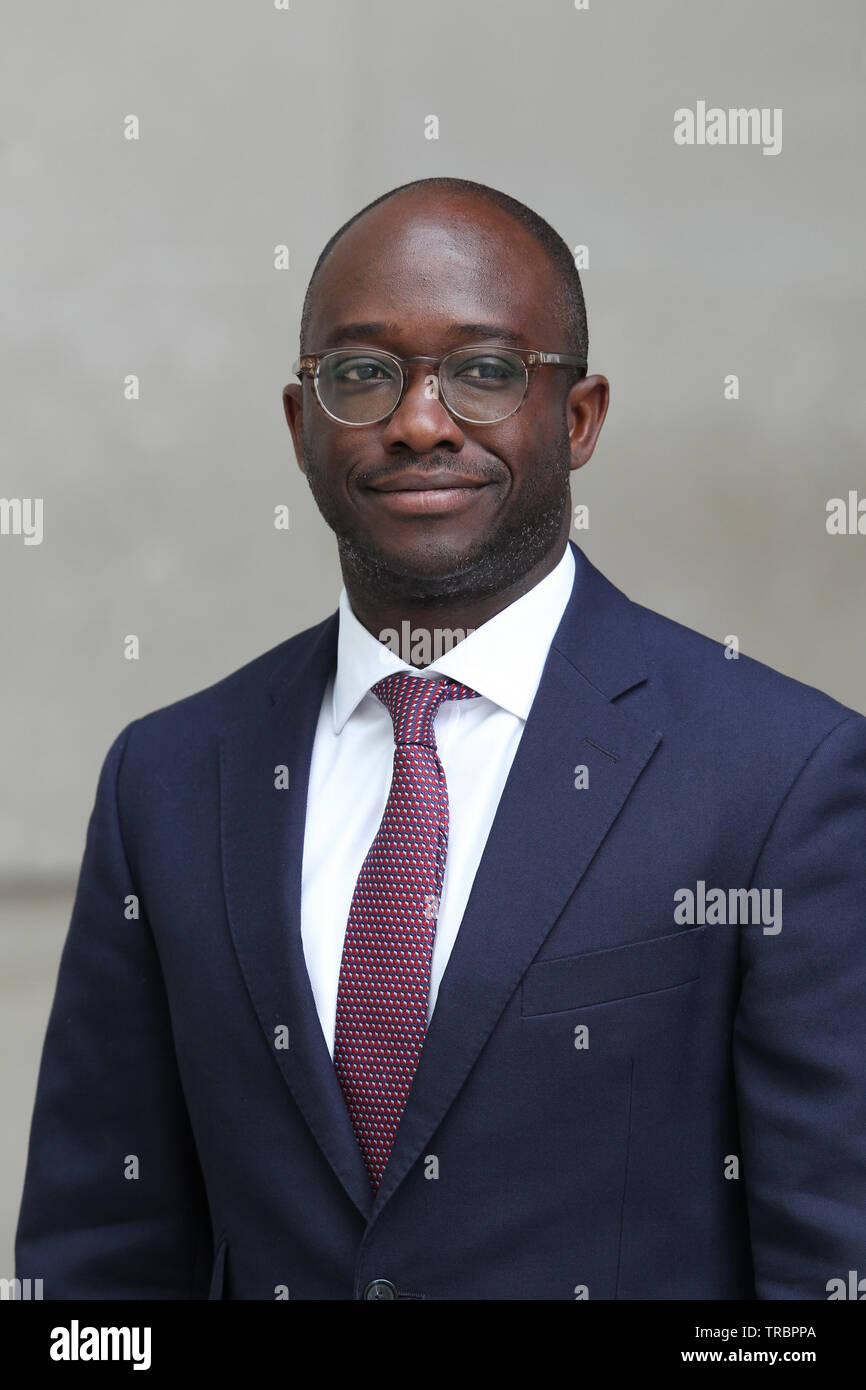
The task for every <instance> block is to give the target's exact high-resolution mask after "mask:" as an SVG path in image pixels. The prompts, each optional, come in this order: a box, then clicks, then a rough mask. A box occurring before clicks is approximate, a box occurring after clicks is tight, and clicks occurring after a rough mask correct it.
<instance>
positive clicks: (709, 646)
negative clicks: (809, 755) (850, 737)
mask: <svg viewBox="0 0 866 1390" xmlns="http://www.w3.org/2000/svg"><path fill="white" fill-rule="evenodd" d="M631 604H632V609H633V611H634V614H635V616H636V618H637V621H638V625H639V629H640V633H641V638H642V643H643V647H644V652H645V655H646V661H647V671H648V675H649V679H650V681H651V683H652V685H653V686H654V688H655V690H656V692H657V694H658V695H659V697H660V698H661V699H663V700H664V702H665V703H666V704H668V705H671V704H672V705H675V706H676V708H677V710H678V712H679V713H681V714H682V715H683V717H694V718H699V717H702V718H708V719H709V718H712V719H713V720H714V721H717V722H719V721H720V722H721V724H722V725H723V726H725V725H731V724H742V722H743V721H744V720H748V721H749V722H750V723H751V724H752V725H753V726H754V728H755V730H756V731H757V730H759V729H760V728H761V727H766V728H767V729H768V730H775V731H776V733H777V734H781V733H782V732H783V731H784V732H785V733H786V734H787V735H789V736H791V735H796V734H798V733H799V734H801V735H802V736H803V737H806V738H808V737H810V736H814V737H815V738H816V739H817V738H821V737H823V735H824V734H826V733H828V732H829V731H830V729H832V728H834V727H835V726H836V725H837V724H839V723H841V722H842V721H843V720H845V719H849V718H853V719H854V720H862V719H863V716H862V715H861V714H859V713H858V712H857V711H856V710H854V709H851V708H850V707H849V706H847V705H845V704H843V703H842V702H841V701H840V700H837V699H835V698H834V697H833V696H832V695H829V694H828V693H827V692H826V691H824V690H820V689H818V687H816V686H812V685H808V684H806V683H805V682H804V681H800V680H797V679H796V678H795V677H793V676H788V675H785V674H784V673H783V672H781V671H777V670H776V669H775V668H774V667H772V666H769V665H767V664H766V663H765V662H763V661H759V660H757V659H756V658H754V657H751V656H748V655H746V654H745V653H744V652H738V654H737V655H736V656H733V655H732V652H731V648H730V647H729V646H726V644H725V643H724V642H720V641H717V640H716V639H714V638H711V637H707V636H706V635H705V634H703V633H701V632H697V631H696V630H695V629H693V628H690V627H686V626H685V624H683V623H679V622H677V621H675V620H674V619H673V618H668V617H666V616H665V615H664V614H662V613H657V612H655V610H653V609H651V608H646V607H644V606H643V605H642V604H639V603H635V602H634V601H633V600H631ZM864 722H866V721H864ZM717 727H718V723H717Z"/></svg>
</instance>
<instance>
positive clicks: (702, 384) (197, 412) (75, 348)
mask: <svg viewBox="0 0 866 1390" xmlns="http://www.w3.org/2000/svg"><path fill="white" fill-rule="evenodd" d="M9 27H11V30H12V39H13V42H11V43H7V45H6V51H5V54H4V56H3V58H2V60H0V61H2V90H3V92H4V107H5V110H4V118H3V123H2V132H3V144H2V161H3V184H4V191H5V200H4V201H5V202H6V204H7V206H8V208H9V214H8V222H7V233H6V236H5V237H4V242H5V248H6V254H5V255H4V257H3V269H2V274H3V277H4V285H3V290H4V294H3V302H4V308H5V313H4V316H3V317H4V319H5V332H4V336H3V351H4V356H3V386H4V390H3V397H4V428H3V445H4V454H3V470H2V483H0V494H2V495H3V496H5V497H7V498H12V497H42V498H43V499H44V539H43V541H42V544H41V545H33V546H25V545H24V544H23V540H22V538H21V537H20V536H0V572H2V594H3V603H2V650H0V660H2V663H3V679H2V682H0V712H2V718H3V731H4V738H3V743H2V746H3V755H2V758H3V764H2V784H3V792H4V794H3V798H2V807H0V910H2V912H3V926H2V929H0V951H2V960H3V971H2V974H3V985H2V991H3V992H2V996H0V998H2V1036H0V1044H2V1051H0V1055H2V1058H3V1059H4V1060H3V1062H2V1066H3V1068H4V1071H3V1073H2V1075H0V1082H2V1087H3V1089H2V1097H0V1104H2V1111H3V1118H4V1131H5V1138H4V1139H3V1141H2V1143H3V1148H2V1149H0V1163H2V1177H3V1181H2V1184H0V1275H3V1274H6V1273H11V1238H12V1230H13V1226H14V1221H15V1217H16V1213H17V1203H18V1200H19V1195H20V1183H21V1178H22V1174H23V1163H24V1154H25V1146H26V1138H27V1126H28V1122H29V1114H30V1106H31V1104H32V1099H33V1089H34V1086H35V1080H36V1069H37V1064H38V1058H39V1050H40V1047H41V1042H42V1035H43V1032H44V1027H45V1022H46V1017H47V1011H48V1007H49V1004H50V999H51V993H52V990H53V985H54V977H55V973H56V968H57V961H58V956H59V950H60V947H61V944H62V939H63V935H64V933H65V930H66V926H67V923H68V915H69V909H70V906H71V899H72V893H73V889H74V878H75V874H76V873H77V868H78V863H79V861H80V856H81V852H82V849H83V844H84V833H85V828H86V821H87V816H88V814H89V811H90V807H91V805H92V801H93V795H94V791H95V787H96V777H97V773H98V770H99V765H100V763H101V761H102V758H103V756H104V754H105V752H106V750H107V748H108V746H109V744H110V742H111V741H112V739H113V738H114V736H115V735H116V734H117V733H118V732H119V730H120V729H121V728H122V727H123V726H124V725H125V724H126V723H127V722H128V721H129V720H130V719H132V718H134V717H136V716H137V715H140V714H143V713H145V712H146V711H148V710H150V709H153V708H155V707H157V706H159V705H163V704H166V703H168V702H169V701H172V700H175V699H178V698H179V697H181V696H183V695H186V694H189V693H191V692H192V691H194V690H196V689H198V688H200V687H201V686H203V685H206V684H209V683H210V682H212V681H214V680H217V679H219V677H220V676H222V675H224V674H227V673H228V672H229V671H231V670H232V669H234V668H235V667H236V666H238V665H240V664H242V663H243V662H244V661H247V660H249V659H251V658H252V657H254V656H256V655H257V654H258V653H260V652H262V651H264V650H266V649H267V648H268V647H271V646H273V645H275V644H276V643H278V642H280V641H282V640H283V639H284V638H285V637H287V636H288V635H290V634H291V633H293V632H295V631H298V630H299V629H301V628H302V627H305V626H308V625H309V624H310V623H313V622H316V621H318V620H319V619H320V618H321V617H323V616H325V615H326V614H327V613H329V612H330V611H332V609H333V608H334V605H335V602H336V597H337V593H338V590H339V583H340V579H339V570H338V567H337V564H336V559H335V551H334V546H333V544H332V540H331V536H330V533H329V532H328V531H327V529H326V528H325V526H324V525H323V523H322V522H321V521H320V520H319V518H318V516H317V514H316V513H315V511H314V508H313V504H312V500H311V498H310V496H309V493H308V491H307V488H306V484H305V483H304V480H303V478H302V476H301V474H300V473H299V471H298V469H297V467H296V465H295V463H294V459H293V456H292V455H291V451H290V442H289V435H288V431H287V430H286V427H285V422H284V418H283V414H282V406H281V400H280V392H281V388H282V386H283V385H284V383H285V382H286V381H288V380H289V379H290V370H291V364H292V362H293V360H294V357H295V355H296V350H297V328H298V317H299V312H300V306H301V301H302V297H303V292H304V288H305V285H306V281H307V278H308V276H309V273H310V270H311V269H312V265H313V262H314V260H315V257H316V255H317V254H318V251H319V250H320V249H321V246H322V245H323V243H324V242H325V240H326V239H327V238H328V236H330V234H331V233H332V232H333V231H334V230H335V229H336V227H337V226H338V225H339V224H340V223H341V222H342V221H344V220H345V218H347V217H348V216H350V215H351V214H352V213H353V212H355V211H356V210H357V209H358V208H359V207H361V206H362V205H363V204H364V203H365V202H367V201H369V200H370V199H372V198H374V197H376V196H377V195H378V194H379V193H381V192H384V191H385V190H386V189H387V188H390V187H393V186H394V185H396V184H399V183H402V182H405V181H407V180H409V179H412V178H418V177H422V176H424V175H426V174H434V173H447V174H456V175H458V176H463V177H468V178H476V179H480V180H481V181H482V182H485V183H490V184H493V185H494V186H496V187H500V188H502V189H505V190H506V191H507V192H510V193H512V194H514V195H515V196H516V197H518V198H520V199H522V200H523V201H525V202H527V203H529V204H530V205H531V206H532V207H534V208H535V209H536V210H537V211H539V212H540V213H542V215H544V216H545V217H547V218H548V220H549V221H551V222H552V223H553V224H554V226H555V227H556V228H557V229H558V230H559V231H560V232H561V233H562V234H563V236H564V237H565V238H566V240H567V241H568V242H569V244H570V245H572V246H573V245H576V244H578V243H586V244H587V245H588V246H589V251H590V267H589V269H588V270H587V271H586V272H584V275H583V281H584V287H585V292H586V297H587V305H588V312H589V323H590V370H591V371H599V372H603V373H604V374H605V375H606V376H608V377H609V379H610V381H611V407H610V411H609V414H608V418H607V421H606V424H605V426H604V430H603V432H602V436H601V439H600V442H599V445H598V448H597V450H596V454H595V457H594V458H593V460H592V461H591V463H590V464H589V465H588V467H587V468H586V469H585V470H584V471H583V472H582V473H579V474H577V475H576V478H575V481H574V487H573V491H574V499H575V501H576V502H586V503H587V504H588V505H589V508H590V528H589V531H588V532H586V533H581V534H580V535H575V539H577V540H578V541H579V542H580V543H581V544H583V545H584V547H585V549H586V551H587V553H588V555H589V556H590V558H591V559H592V560H593V561H594V562H595V563H596V564H597V565H599V566H600V568H601V569H602V570H604V571H605V572H606V573H607V574H608V575H609V576H610V578H612V579H613V580H614V581H615V582H616V583H617V584H618V585H619V586H620V587H621V588H623V589H625V591H626V592H627V593H629V594H630V595H631V596H632V597H634V598H636V599H638V600H640V601H641V602H643V603H646V604H649V605H650V606H651V607H654V608H658V609H660V610H661V611H663V612H665V613H667V614H669V615H670V616H672V617H674V618H676V619H678V620H679V621H681V622H684V623H686V624H688V625H689V626H691V627H695V628H698V629H700V630H701V631H703V632H706V633H708V634H710V635H712V636H714V637H717V638H723V637H725V636H726V635H727V634H729V633H736V634H737V635H738V637H739V639H740V642H741V646H742V648H743V650H744V651H746V652H748V653H749V654H750V655H752V656H755V657H758V658H759V659H761V660H763V661H766V662H768V663H770V664H771V665H773V666H776V667H778V668H780V669H781V670H783V671H785V672H787V673H789V674H791V675H793V676H796V677H798V678H799V679H800V680H803V681H806V682H808V683H810V684H814V685H818V686H820V687H822V688H823V689H826V690H827V691H829V692H830V693H831V694H832V695H834V696H836V697H837V698H839V699H841V700H843V701H845V702H846V703H848V704H850V705H852V706H854V707H855V708H857V709H861V710H866V643H864V641H863V616H862V615H863V604H864V597H866V585H864V556H866V536H838V537H831V536H829V535H828V534H827V532H826V529H825V506H826V502H827V500H828V498H830V497H834V496H846V495H847V493H848V491H849V490H850V489H856V488H858V487H859V488H860V490H861V494H862V495H864V496H866V470H864V468H863V438H864V429H866V418H864V417H866V395H864V392H863V389H862V381H861V373H862V362H863V350H862V335H863V301H864V291H866V266H864V257H863V254H862V247H863V245H864V244H866V235H864V232H866V229H864V191H863V189H864V180H863V161H862V144H861V137H860V136H859V135H858V131H860V130H862V122H863V116H864V70H866V9H864V7H863V5H862V3H861V0H833V3H832V4H825V5H823V6H821V5H817V4H815V3H813V0H726V3H725V4H723V5H721V4H717V3H713V2H712V0H657V3H648V0H621V2H620V3H604V0H590V8H589V10H588V11H586V12H578V11H576V10H575V8H574V3H573V0H523V3H520V0H437V3H435V4H422V3H421V0H354V2H352V0H291V8H290V9H289V11H288V12H279V11H276V10H274V9H273V8H272V7H271V6H270V5H269V3H267V0H266V2H265V3H260V4H258V5H250V4H244V3H241V0H236V3H230V0H207V2H205V0H185V3H184V4H183V5H177V4H171V3H169V0H149V2H148V3H147V4H143V5H142V4H132V3H129V0H125V2H124V0H110V3H109V0H92V2H91V3H88V4H78V5H75V4H68V3H60V2H59V0H54V3H47V4H41V5H36V6H34V5H30V6H27V5H24V4H19V5H18V6H17V13H16V14H15V16H14V18H13V19H12V23H11V26H7V28H9ZM698 100H705V101H706V102H707V104H708V105H710V106H712V105H718V106H720V107H723V108H725V109H727V108H729V107H739V106H746V107H751V106H756V107H759V108H762V107H766V108H777V107H780V108H782V110H783V126H782V132H783V143H782V150H781V153H779V154H778V155H776V156H765V155H763V154H762V151H761V149H760V148H758V147H753V146H718V147H706V146H705V147H697V146H696V147H691V148H689V147H680V146H677V145H676V144H675V143H674V140H673V127H674V119H673V113H674V111H675V110H676V108H678V107H691V108H694V107H695V105H696V103H697V101H698ZM130 113H135V114H136V115H137V116H138V117H139V118H140V121H141V138H140V140H138V141H137V142H130V141H127V140H125V139H124V138H123V132H122V123H123V119H124V117H125V116H127V115H128V114H130ZM429 114H436V115H437V116H438V117H439V120H440V138H439V140H438V141H430V140H427V139H425V137H424V118H425V116H427V115H429ZM283 242H284V243H286V244H288V246H289V248H290V268H289V269H288V270H287V271H278V270H275V269H274V267H273V248H274V246H275V245H276V244H278V243H283ZM133 372H134V373H137V374H138V375H139V376H140V379H141V399H140V400H139V401H138V402H135V403H131V402H127V401H125V400H124V399H123V392H122V383H123V378H124V377H125V376H126V374H127V373H133ZM728 373H736V374H737V375H738V376H739V378H740V389H741V397H740V399H739V400H738V401H727V400H725V399H724V396H723V379H724V377H725V375H726V374H728ZM280 502H284V503H287V504H288V505H289V507H290V509H291V526H290V529H289V531H288V533H283V532H278V531H275V530H274V528H273V524H272V513H273V508H274V506H275V505H276V504H278V503H280ZM129 633H136V634H137V635H138V636H139V638H140V641H141V659H140V660H139V661H137V662H130V661H126V660H125V659H124V657H123V648H122V643H123V639H124V637H125V636H126V635H127V634H129ZM7 1252H8V1253H7ZM7 1266H10V1268H8V1269H7Z"/></svg>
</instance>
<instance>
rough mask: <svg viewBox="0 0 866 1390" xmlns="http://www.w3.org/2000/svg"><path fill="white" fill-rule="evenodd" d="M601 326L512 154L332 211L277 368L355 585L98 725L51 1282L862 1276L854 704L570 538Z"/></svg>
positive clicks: (669, 1281)
mask: <svg viewBox="0 0 866 1390" xmlns="http://www.w3.org/2000/svg"><path fill="white" fill-rule="evenodd" d="M586 355H587V341H586V321H585V315H584V311H583V300H582V296H581V291H580V284H579V280H578V276H577V274H576V272H575V270H574V266H573V262H572V259H571V257H570V255H569V253H568V249H567V247H566V246H565V244H564V243H563V242H561V241H560V240H559V238H558V237H557V236H556V234H555V233H554V232H553V231H552V230H551V228H549V227H548V226H547V224H546V223H544V222H543V221H542V220H541V219H540V218H537V217H536V216H535V214H533V213H531V212H530V211H529V210H528V209H526V208H524V207H523V206H522V205H521V204H519V203H516V202H514V200H512V199H510V198H508V197H506V196H505V195H503V194H500V193H498V192H496V191H494V190H491V189H487V188H484V187H482V186H478V185H475V184H470V183H467V182H463V181H459V180H441V179H437V180H421V181H420V182H418V183H415V184H410V185H405V186H403V187H402V188H400V189H397V190H392V192H391V193H389V194H386V195H385V196H384V197H383V198H381V199H379V200H377V202H375V203H373V204H371V205H370V206H369V207H368V208H366V209H364V210H363V211H362V212H361V213H360V214H358V216H357V217H356V218H354V219H352V221H351V222H350V223H348V224H347V225H346V226H345V227H344V228H342V229H341V230H340V232H338V234H337V236H336V237H335V238H334V239H332V241H331V242H330V243H329V245H328V246H327V247H326V248H325V251H324V252H323V255H322V257H321V258H320V260H319V263H318V265H317V267H316V269H315V271H314V274H313V277H312V280H311V284H310V288H309V290H308V294H307V300H306V302H305V306H304V316H303V322H302V331H301V358H300V361H299V364H298V370H299V373H300V376H301V382H300V384H293V385H290V386H287V387H286V389H285V393H284V401H285V411H286V416H287V419H288V423H289V427H290V429H291V433H292V438H293V442H294V447H295V450H296V453H297V456H298V460H299V462H300V466H301V468H302V469H303V470H304V471H305V473H306V476H307V480H308V482H309V485H310V488H311V491H312V493H313V496H314V498H315V501H316V503H317V505H318V507H319V509H320V511H321V513H322V515H323V516H324V518H325V520H326V521H327V523H328V524H329V526H330V527H331V528H332V529H333V531H334V532H335V535H336V538H337V545H338V548H339V555H340V562H341V566H342V573H343V579H344V585H345V587H344V591H343V593H342V594H341V596H340V602H339V609H338V612H337V613H335V614H333V615H332V616H331V617H330V618H328V619H327V620H326V621H324V622H323V623H320V624H319V625H318V626H316V627H313V628H311V629H310V630H308V631H306V632H303V633H301V634H300V635H298V636H296V637H293V638H291V639H289V640H288V641H287V642H284V643H283V644H282V645H281V646H279V647H277V648H276V649H275V650H274V651H271V652H268V653H266V654H265V655H264V656H261V657H259V658H258V659H257V660H255V661H253V662H251V663H250V664H249V665H247V666H245V667H243V668H242V669H241V670H239V671H237V672H235V673H234V674H233V675H231V676H229V677H227V678H226V679H225V680H223V681H220V682H219V683H218V684H217V685H215V686H212V687H211V688H210V689H208V690H205V691H202V692H200V693H198V694H196V695H194V696H191V697H190V698H188V699H185V700H181V701H179V702H178V703H176V704H173V705H171V706H169V707H168V708H166V709H163V710H159V711H157V712H155V713H152V714H150V715H148V716H146V717H145V718H142V719H137V720H134V721H133V722H132V723H131V724H130V725H129V726H128V727H127V728H126V729H124V730H123V732H122V733H121V734H120V735H119V737H118V738H117V740H116V741H115V743H114V744H113V746H112V748H111V750H110V751H109V753H108V755H107V758H106V761H105V764H104V767H103V770H102V775H101V779H100V783H99V788H98V792H97V798H96V804H95V808H94V812H93V816H92V819H91V823H90V827H89V832H88V839H87V846H86V850H85V855H84V861H83V865H82V871H81V879H80V883H79V887H78V893H77V897H76V901H75V907H74V912H73V917H72V922H71V926H70V932H69V938H68V941H67V945H66V948H65V951H64V955H63V960H62V964H61V969H60V977H59V982H58V987H57V996H56V1000H55V1004H54V1008H53V1012H52V1015H51V1021H50V1025H49V1029H48V1035H47V1040H46V1044H45V1053H44V1058H43V1063H42V1069H41V1074H40V1080H39V1088H38V1094H37V1099H36V1107H35V1114H34V1120H33V1129H32V1136H31V1145H30V1154H29V1162H28V1170H27V1178H26V1185H25V1191H24V1198H23V1206H22V1212H21V1219H20V1225H19V1233H18V1246H17V1253H18V1274H19V1277H27V1276H32V1277H42V1278H43V1279H44V1291H45V1296H46V1297H53V1298H72V1297H85V1298H99V1297H105V1298H154V1297H155V1298H174V1299H187V1298H202V1297H210V1298H213V1299H218V1298H232V1299H273V1298H286V1297H288V1298H293V1299H370V1300H378V1299H399V1298H404V1299H406V1298H409V1299H575V1298H577V1299H584V1298H590V1299H615V1298H619V1299H709V1298H722V1299H750V1298H755V1297H757V1298H760V1299H825V1298H827V1297H828V1290H830V1289H831V1287H832V1286H831V1283H830V1281H833V1280H837V1279H843V1280H844V1279H847V1277H848V1271H849V1270H851V1269H855V1270H861V1271H863V1270H866V1201H864V1196H866V1181H864V1179H866V1170H864V1157H866V1135H864V1110H866V1085H864V1070H866V1069H864V1062H866V1011H864V1008H863V983H864V974H866V932H864V900H866V857H864V846H866V720H864V719H863V718H862V717H861V716H860V715H859V714H856V713H854V712H853V711H852V710H850V709H847V708H845V707H844V706H842V705H840V704H839V703H837V702H836V701H835V700H833V699H831V698H829V697H828V696H826V695H824V694H821V693H820V692H818V691H816V690H813V689H811V688H808V687H806V686H803V685H800V684H799V683H797V682H795V681H792V680H790V679H788V678H786V677H783V676H781V675H779V674H777V673H775V672H773V671H771V670H769V669H768V668H767V667H765V666H763V665H761V664H759V663H757V662H755V661H752V660H749V659H748V658H746V657H739V659H737V660H729V659H726V656H725V649H724V648H723V647H722V646H721V645H719V644H718V643H715V642H712V641H710V640H708V639H707V638H704V637H702V636H700V635H698V634H696V633H694V632H691V631H689V630H687V629H686V628H683V627H681V626H679V625H678V624H676V623H673V622H671V621H669V620H667V619H665V618H663V617H661V616H659V615H657V614H655V613H652V612H650V611H649V610H647V609H646V608H643V607H640V606H639V605H637V604H636V603H634V602H632V601H630V600H629V599H628V598H626V596H625V595H624V594H623V593H621V592H620V591H619V590H618V589H617V588H615V587H614V586H613V585H612V584H611V583H610V582H609V581H608V580H607V579H605V578H604V577H603V576H602V575H601V574H600V573H599V571H598V570H597V569H595V568H594V567H593V565H592V564H591V563H590V562H589V560H588V559H587V558H586V557H585V556H584V554H583V553H582V552H581V551H580V550H579V549H578V548H577V547H576V546H574V545H573V544H571V543H570V542H569V540H568V536H569V526H570V502H569V486H568V484H569V474H570V471H571V470H572V469H575V468H579V467H581V466H582V465H583V464H584V463H585V462H586V461H587V460H588V459H589V457H590V455H591V454H592V451H593V448H594V445H595V442H596V439H597V437H598V434H599V430H600V428H601V425H602V422H603V420H604V416H605V412H606V409H607V402H608V383H607V381H606V380H605V378H604V377H602V376H598V375H587V374H586ZM443 635H447V638H448V640H447V641H446V642H444V648H445V649H443V641H442V640H441V639H443ZM455 635H456V638H457V640H456V642H453V644H452V645H450V648H449V643H451V642H452V639H453V638H454V637H455ZM437 640H439V648H438V652H437V654H436V656H435V659H432V656H431V654H432V653H434V652H436V651H437V648H436V643H437Z"/></svg>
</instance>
